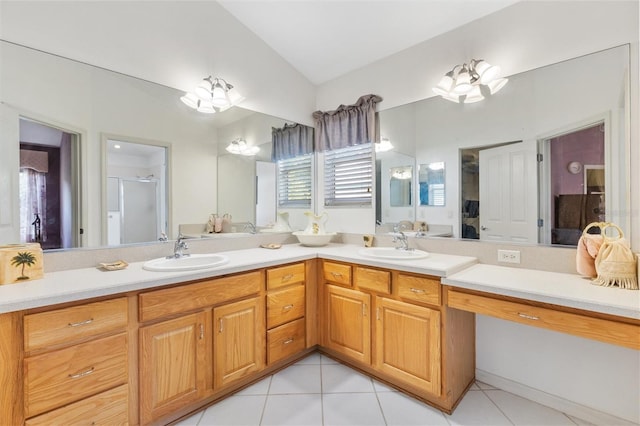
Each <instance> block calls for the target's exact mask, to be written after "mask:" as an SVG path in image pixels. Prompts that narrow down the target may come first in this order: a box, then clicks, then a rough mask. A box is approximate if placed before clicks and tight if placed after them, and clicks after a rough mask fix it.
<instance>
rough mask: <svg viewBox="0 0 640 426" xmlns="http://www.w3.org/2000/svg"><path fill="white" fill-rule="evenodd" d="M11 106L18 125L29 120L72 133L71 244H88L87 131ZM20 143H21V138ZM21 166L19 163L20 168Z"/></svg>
mask: <svg viewBox="0 0 640 426" xmlns="http://www.w3.org/2000/svg"><path fill="white" fill-rule="evenodd" d="M11 108H13V109H14V110H15V111H16V112H17V113H18V126H20V120H28V121H32V122H34V123H38V124H42V125H43V126H47V127H51V128H54V129H57V130H60V131H62V132H64V133H67V134H70V135H72V140H71V146H72V148H71V183H72V187H71V210H72V211H73V215H72V216H73V217H72V219H71V231H72V233H71V245H72V247H73V248H78V247H84V246H86V245H87V243H88V240H87V229H86V227H85V224H88V223H89V211H88V210H89V209H88V205H87V201H88V197H87V191H88V189H87V184H86V182H87V167H83V164H87V147H86V144H87V142H86V141H88V136H87V131H86V130H84V129H81V128H78V127H76V126H74V125H71V124H68V123H63V122H60V121H58V120H55V119H52V118H50V117H46V116H43V115H41V114H36V113H32V112H30V111H27V110H23V109H20V108H15V107H13V106H11ZM18 136H19V135H18ZM18 143H20V140H19V138H18ZM19 167H20V166H19V165H18V169H19ZM18 209H19V202H18ZM18 226H19V223H18Z"/></svg>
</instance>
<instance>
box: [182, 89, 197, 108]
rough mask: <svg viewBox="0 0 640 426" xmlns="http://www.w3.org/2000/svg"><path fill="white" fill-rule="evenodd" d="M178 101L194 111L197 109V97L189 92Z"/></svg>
mask: <svg viewBox="0 0 640 426" xmlns="http://www.w3.org/2000/svg"><path fill="white" fill-rule="evenodd" d="M180 100H181V101H182V102H183V103H184V104H185V105H187V106H189V107H191V108H193V109H196V108H198V101H199V99H198V97H197V96H196V95H195V94H194V93H191V92H188V93H185V94H184V96H183V97H181V98H180Z"/></svg>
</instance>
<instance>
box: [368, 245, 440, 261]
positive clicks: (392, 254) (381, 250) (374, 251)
mask: <svg viewBox="0 0 640 426" xmlns="http://www.w3.org/2000/svg"><path fill="white" fill-rule="evenodd" d="M358 253H359V254H360V255H361V256H366V257H373V258H377V259H393V260H415V259H424V258H425V257H427V256H429V253H428V252H426V251H422V250H398V249H397V248H395V247H371V248H365V249H361V250H360V251H359V252H358Z"/></svg>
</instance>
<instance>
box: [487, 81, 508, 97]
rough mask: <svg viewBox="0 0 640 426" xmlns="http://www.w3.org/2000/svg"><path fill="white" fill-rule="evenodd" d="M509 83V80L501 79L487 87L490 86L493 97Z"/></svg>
mask: <svg viewBox="0 0 640 426" xmlns="http://www.w3.org/2000/svg"><path fill="white" fill-rule="evenodd" d="M508 81H509V79H508V78H499V79H497V80H493V81H492V82H490V83H489V84H488V85H487V86H489V92H490V93H491V94H492V95H493V94H496V93H498V91H499V90H500V89H502V88H503V87H504V86H505V85H506V84H507V82H508Z"/></svg>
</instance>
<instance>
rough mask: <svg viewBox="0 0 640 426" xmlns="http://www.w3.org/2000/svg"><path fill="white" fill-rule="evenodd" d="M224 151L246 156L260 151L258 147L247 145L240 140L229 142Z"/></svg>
mask: <svg viewBox="0 0 640 426" xmlns="http://www.w3.org/2000/svg"><path fill="white" fill-rule="evenodd" d="M226 149H227V151H229V152H230V153H232V154H237V155H246V156H252V155H256V154H257V153H258V152H259V151H260V148H259V147H257V146H250V145H247V142H246V141H245V140H244V139H240V138H239V139H236V140H233V141H231V143H230V144H229V146H227V148H226Z"/></svg>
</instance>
